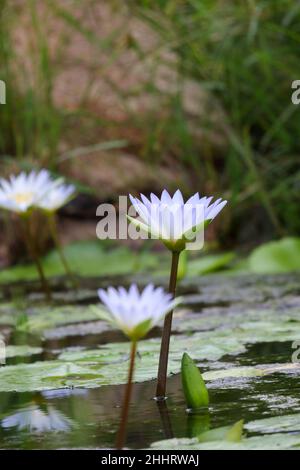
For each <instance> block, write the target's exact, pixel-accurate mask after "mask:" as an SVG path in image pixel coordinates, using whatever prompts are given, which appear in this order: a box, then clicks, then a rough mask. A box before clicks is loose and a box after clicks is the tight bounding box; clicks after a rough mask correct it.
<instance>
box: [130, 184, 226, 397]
mask: <svg viewBox="0 0 300 470" xmlns="http://www.w3.org/2000/svg"><path fill="white" fill-rule="evenodd" d="M129 197H130V200H131V202H132V205H133V207H134V208H135V210H136V212H137V213H138V215H139V217H140V218H139V219H136V218H132V217H130V216H127V217H128V219H129V220H130V221H131V222H132V223H133V224H134V225H136V226H137V227H138V228H139V229H140V230H143V231H145V232H147V233H148V234H149V235H151V237H152V238H158V239H160V240H162V241H163V243H164V244H165V245H166V247H167V248H168V249H169V250H170V251H171V252H172V265H171V271H170V283H169V292H170V293H171V294H172V296H173V297H175V293H176V284H177V273H178V263H179V256H180V253H181V252H182V251H183V250H185V249H186V248H187V244H188V243H191V242H192V241H194V240H196V237H197V234H198V233H200V234H202V233H203V230H204V228H205V227H206V225H207V224H208V223H210V222H211V221H212V220H213V219H214V218H215V217H216V216H217V215H218V214H219V212H220V211H221V210H222V209H223V208H224V206H225V205H226V204H227V201H225V200H222V199H221V198H220V199H217V200H216V201H214V202H213V197H206V196H204V197H200V195H199V194H198V193H196V194H194V195H193V196H192V197H190V198H189V199H188V200H187V201H186V202H185V201H184V199H183V196H182V193H181V191H180V190H179V189H178V190H177V191H176V192H175V193H174V195H173V196H171V195H170V194H169V193H168V191H166V190H165V189H164V190H163V192H162V194H161V197H160V198H159V197H158V196H156V195H155V194H153V193H151V195H150V198H149V199H148V198H147V197H146V196H144V195H143V194H141V199H138V198H136V197H133V196H131V195H129ZM201 230H202V232H200V231H201ZM201 241H203V240H201ZM198 246H199V245H198V244H197V247H198ZM172 315H173V312H172V310H171V311H170V312H169V313H168V315H166V317H165V321H164V328H163V333H162V340H161V349H160V357H159V367H158V374H157V389H156V397H157V398H160V399H161V398H162V399H163V398H165V396H166V381H167V369H168V355H169V344H170V336H171V329H172Z"/></svg>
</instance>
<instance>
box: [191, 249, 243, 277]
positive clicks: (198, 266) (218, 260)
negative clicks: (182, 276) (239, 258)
mask: <svg viewBox="0 0 300 470" xmlns="http://www.w3.org/2000/svg"><path fill="white" fill-rule="evenodd" d="M234 258H235V254H234V253H222V254H218V255H207V256H202V257H199V258H197V259H193V260H190V261H189V262H188V275H189V276H196V275H199V274H208V273H212V272H216V271H219V270H220V269H223V268H225V267H227V266H228V265H229V263H230V262H231V261H232V260H233V259H234Z"/></svg>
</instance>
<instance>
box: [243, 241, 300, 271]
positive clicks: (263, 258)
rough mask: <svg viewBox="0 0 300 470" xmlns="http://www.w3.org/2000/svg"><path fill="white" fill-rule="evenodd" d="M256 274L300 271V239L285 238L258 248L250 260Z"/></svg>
mask: <svg viewBox="0 0 300 470" xmlns="http://www.w3.org/2000/svg"><path fill="white" fill-rule="evenodd" d="M249 263H250V269H251V271H253V272H255V273H281V272H290V271H299V270H300V238H291V237H288V238H283V239H282V240H279V241H275V242H269V243H265V244H264V245H261V246H259V247H258V248H256V249H255V250H254V251H253V252H252V253H251V255H250V258H249Z"/></svg>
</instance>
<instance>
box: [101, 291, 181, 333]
mask: <svg viewBox="0 0 300 470" xmlns="http://www.w3.org/2000/svg"><path fill="white" fill-rule="evenodd" d="M98 295H99V297H100V299H101V300H102V302H103V303H104V305H105V306H106V307H107V311H105V312H101V313H99V315H101V316H102V318H103V319H104V320H106V321H108V322H109V323H110V324H112V325H114V326H116V327H117V328H119V329H121V330H122V331H123V332H124V333H125V335H126V336H128V338H130V339H131V340H132V341H138V340H140V339H141V338H142V337H143V336H145V335H146V334H147V333H148V331H149V330H150V329H151V328H153V327H154V326H155V325H157V324H158V323H159V322H160V320H161V319H162V318H163V317H164V316H165V315H166V314H167V313H168V312H169V311H171V310H173V309H174V307H175V306H176V305H177V304H178V303H179V299H176V300H174V299H173V296H172V295H171V294H168V293H166V292H165V291H164V290H163V288H162V287H157V288H155V287H154V285H153V284H149V285H148V286H147V287H145V289H144V290H143V291H142V292H141V293H140V292H139V290H138V288H137V286H136V284H132V285H131V286H130V288H129V290H128V291H127V290H126V289H125V288H124V287H119V288H118V289H115V288H114V287H109V288H108V290H104V289H99V290H98Z"/></svg>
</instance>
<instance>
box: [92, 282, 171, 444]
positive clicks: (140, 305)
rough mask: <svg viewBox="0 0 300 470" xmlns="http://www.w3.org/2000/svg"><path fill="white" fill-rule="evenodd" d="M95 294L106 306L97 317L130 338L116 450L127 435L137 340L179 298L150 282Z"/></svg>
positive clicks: (110, 288) (102, 290)
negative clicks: (142, 285) (126, 378)
mask: <svg viewBox="0 0 300 470" xmlns="http://www.w3.org/2000/svg"><path fill="white" fill-rule="evenodd" d="M98 294H99V297H100V299H101V300H102V302H103V303H104V305H105V306H106V308H107V311H105V312H104V313H102V312H101V313H100V312H99V315H100V317H101V318H102V319H104V320H106V321H108V322H109V323H111V324H112V325H114V326H117V327H118V328H120V329H121V330H122V331H123V332H124V333H125V334H126V335H127V336H128V338H129V339H130V340H131V351H130V363H129V371H128V381H127V386H126V391H125V395H124V403H123V407H122V416H121V423H120V427H119V430H118V434H117V441H116V447H117V449H122V448H123V446H124V443H125V436H126V426H127V419H128V411H129V404H130V398H131V389H132V379H133V371H134V361H135V355H136V347H137V341H138V340H140V339H141V338H143V337H144V336H145V335H146V334H147V333H148V331H149V330H150V329H151V328H152V327H153V326H155V325H157V323H159V321H160V320H161V319H162V318H163V317H164V316H165V315H166V314H167V313H168V312H169V311H170V310H172V309H174V307H175V306H176V305H177V304H178V303H179V299H173V296H172V295H171V294H168V293H166V292H165V291H164V290H163V289H162V288H161V287H157V288H155V287H154V286H153V284H149V285H148V286H146V287H145V288H144V290H143V291H142V292H139V290H138V288H137V286H136V284H133V285H131V286H130V288H129V290H128V291H127V290H126V289H124V287H119V288H118V289H115V288H113V287H109V288H108V289H107V290H104V289H99V291H98Z"/></svg>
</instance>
